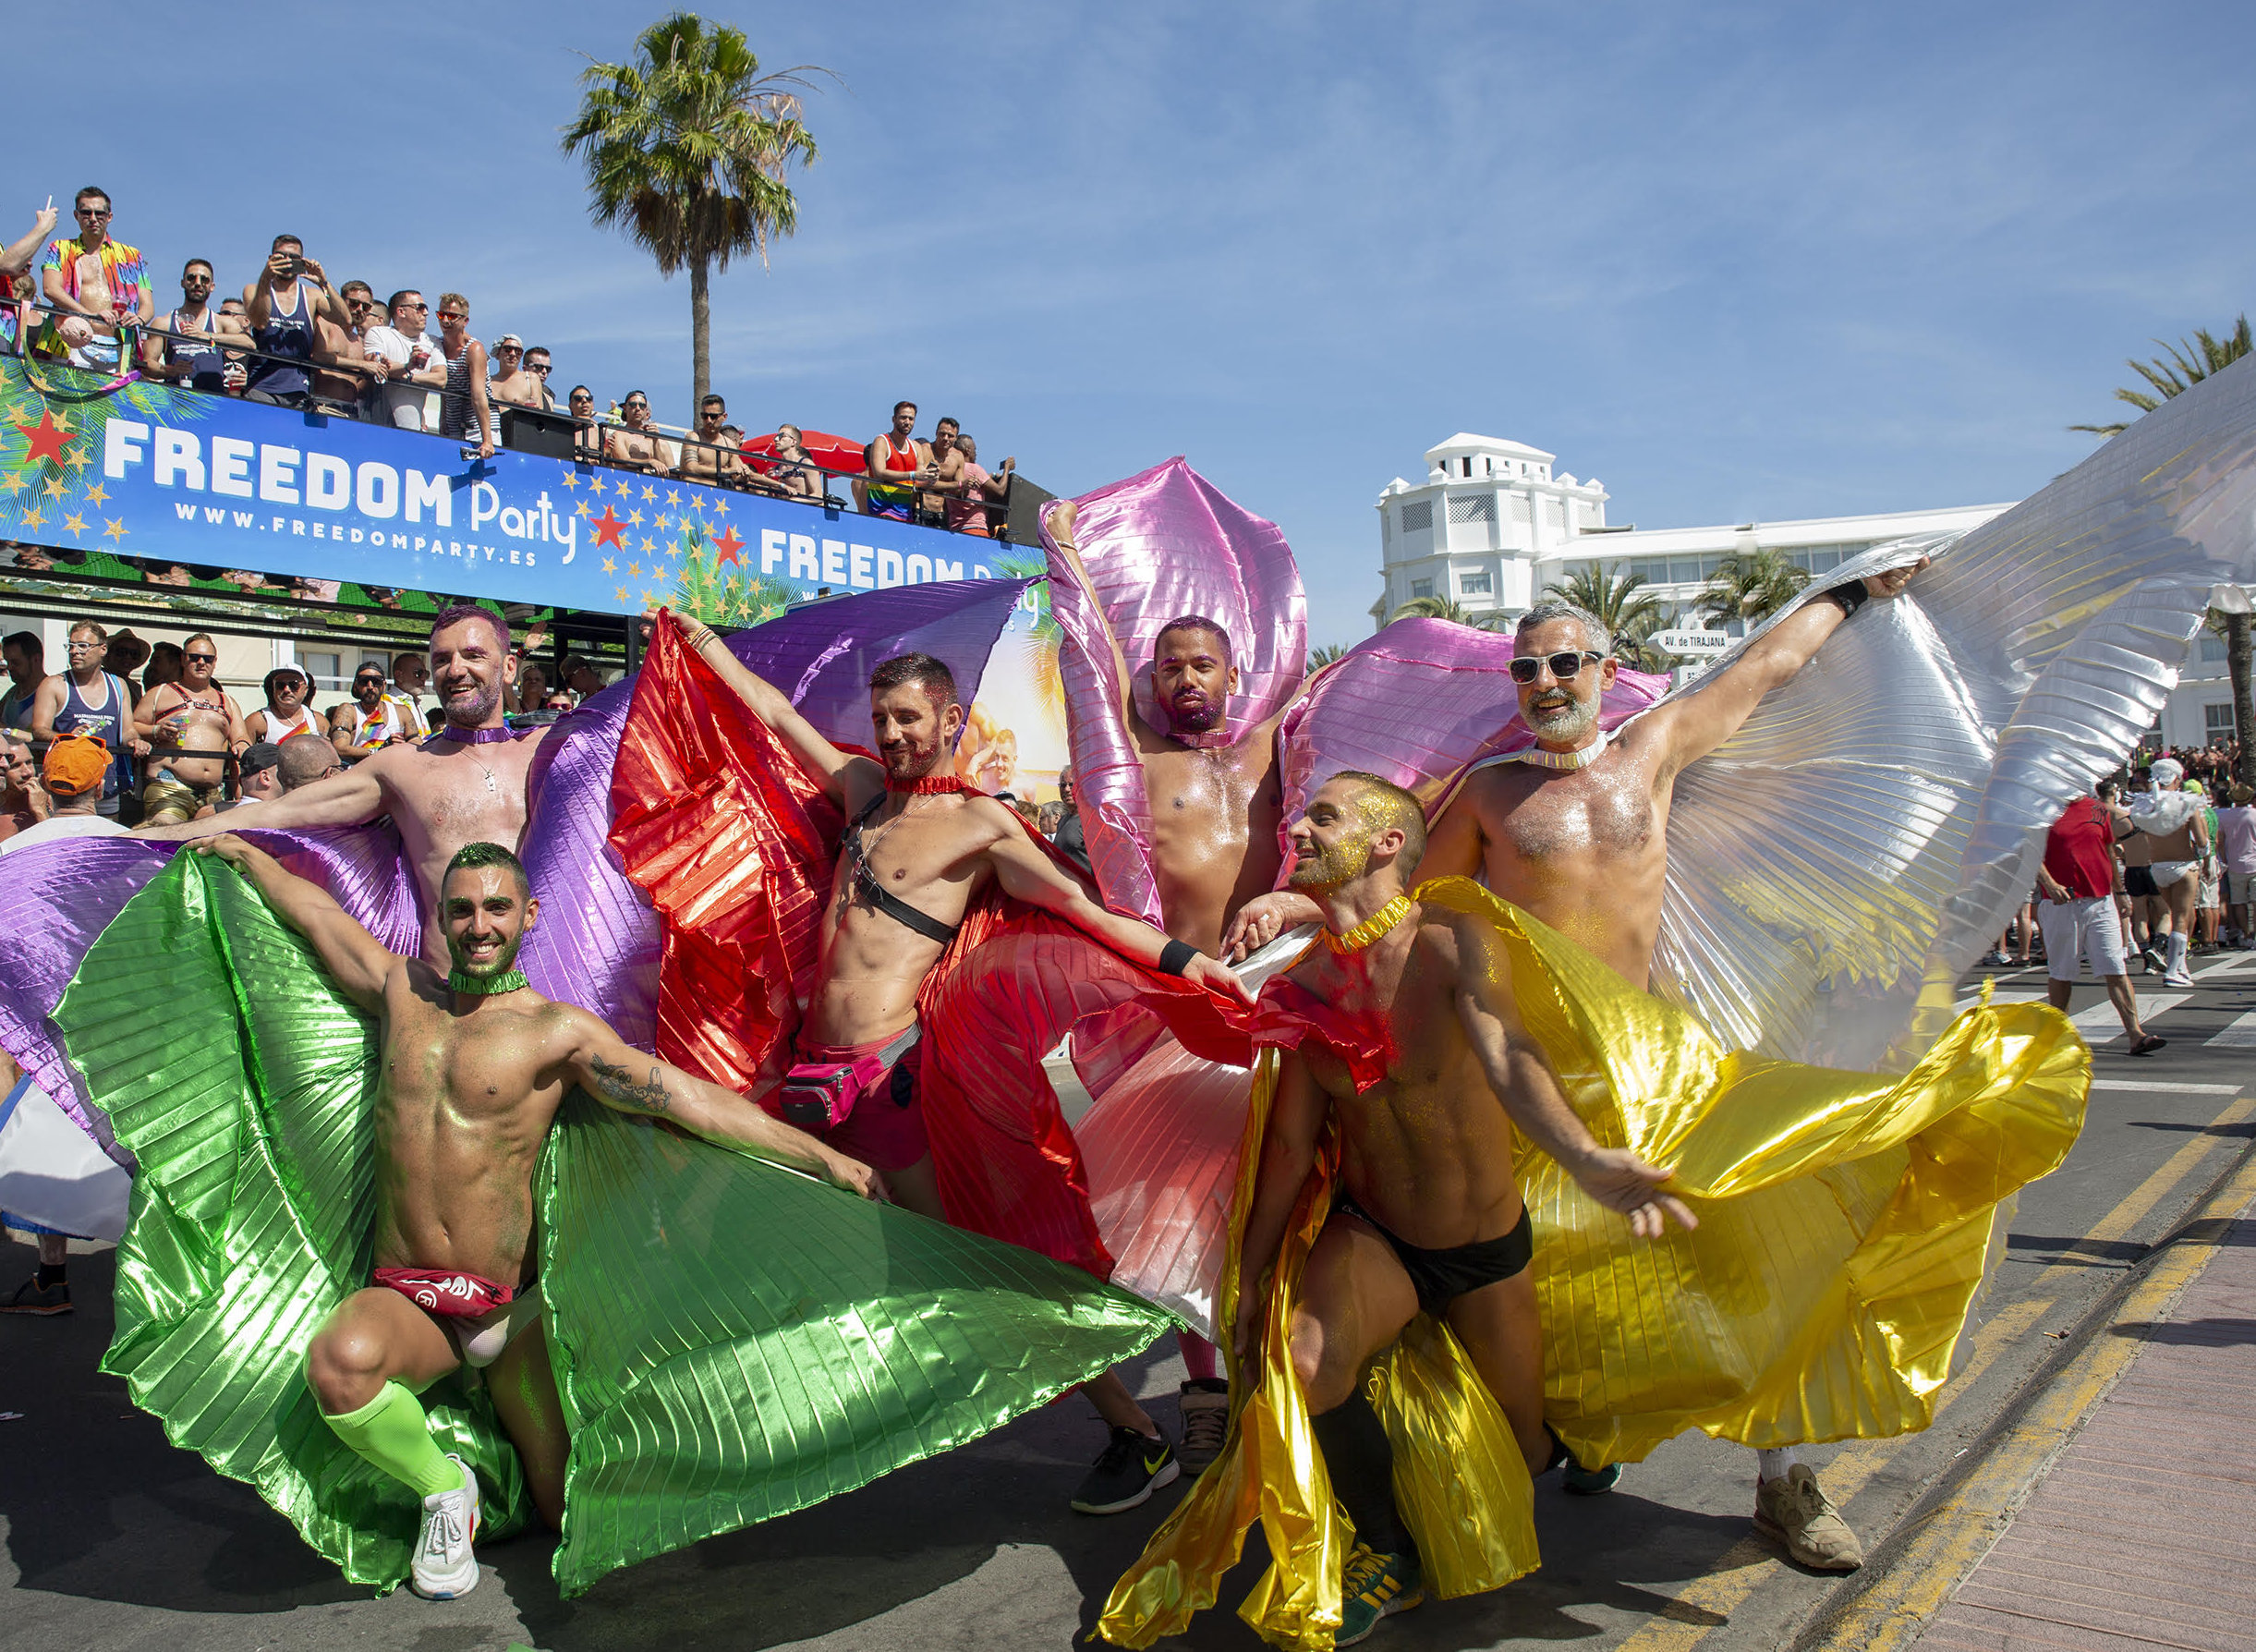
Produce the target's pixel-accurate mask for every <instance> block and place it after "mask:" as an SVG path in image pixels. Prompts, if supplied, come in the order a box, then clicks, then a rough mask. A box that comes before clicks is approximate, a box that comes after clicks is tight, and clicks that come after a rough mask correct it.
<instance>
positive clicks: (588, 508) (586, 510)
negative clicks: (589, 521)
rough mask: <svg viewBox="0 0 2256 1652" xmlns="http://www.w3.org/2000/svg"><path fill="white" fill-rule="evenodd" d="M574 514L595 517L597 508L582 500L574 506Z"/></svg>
mask: <svg viewBox="0 0 2256 1652" xmlns="http://www.w3.org/2000/svg"><path fill="white" fill-rule="evenodd" d="M572 514H573V515H574V516H594V515H595V506H593V505H592V504H588V502H587V501H586V500H585V499H582V500H579V501H578V502H576V504H574V505H573V506H572Z"/></svg>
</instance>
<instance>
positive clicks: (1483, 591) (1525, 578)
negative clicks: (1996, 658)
mask: <svg viewBox="0 0 2256 1652" xmlns="http://www.w3.org/2000/svg"><path fill="white" fill-rule="evenodd" d="M1554 457H1555V456H1554V455H1551V454H1547V453H1546V452H1544V451H1543V450H1542V449H1541V448H1538V447H1530V446H1528V445H1526V444H1525V443H1520V442H1506V441H1501V440H1499V439H1498V438H1497V437H1494V436H1474V435H1469V434H1465V433H1462V432H1461V433H1459V434H1457V435H1454V436H1451V437H1450V438H1449V440H1448V441H1447V442H1444V443H1441V445H1440V446H1438V447H1435V448H1431V449H1429V450H1428V451H1427V452H1426V455H1425V480H1423V481H1418V482H1411V481H1406V480H1403V479H1402V478H1401V477H1399V476H1398V477H1396V478H1395V479H1394V480H1392V481H1390V482H1389V483H1388V484H1387V485H1386V487H1385V488H1384V489H1382V490H1381V491H1380V492H1379V495H1378V523H1379V528H1378V535H1379V546H1380V553H1381V560H1382V563H1383V566H1382V567H1381V568H1380V570H1379V571H1380V574H1381V576H1382V577H1384V578H1385V580H1386V582H1387V583H1386V589H1385V591H1384V592H1383V593H1382V594H1381V595H1380V597H1379V599H1378V601H1376V602H1374V603H1372V604H1371V610H1370V612H1371V618H1372V622H1373V626H1374V628H1376V627H1377V626H1383V625H1385V624H1386V623H1387V616H1388V615H1389V614H1390V613H1393V612H1394V611H1395V609H1396V608H1398V607H1400V606H1401V604H1402V603H1404V602H1407V601H1411V600H1412V599H1413V598H1414V597H1440V598H1448V599H1451V600H1454V601H1456V602H1457V604H1458V605H1459V607H1461V608H1462V609H1464V610H1466V611H1467V612H1468V613H1473V614H1474V615H1479V614H1484V613H1499V612H1500V613H1505V614H1518V613H1523V612H1524V611H1526V610H1527V609H1528V608H1531V607H1533V606H1534V604H1535V603H1536V602H1537V601H1540V600H1541V598H1542V595H1543V591H1544V588H1545V587H1546V586H1547V585H1549V584H1551V583H1552V582H1554V581H1560V580H1565V579H1567V578H1569V577H1571V576H1572V575H1574V574H1575V573H1577V572H1578V571H1580V570H1582V569H1583V568H1585V567H1589V566H1592V565H1599V566H1605V567H1615V566H1619V570H1620V571H1621V572H1623V573H1625V574H1642V575H1643V576H1644V578H1645V583H1646V585H1647V587H1648V588H1650V589H1651V590H1652V592H1653V594H1654V595H1655V596H1656V597H1657V598H1658V599H1659V600H1660V601H1661V604H1662V606H1663V607H1664V608H1665V609H1667V610H1668V613H1669V616H1670V617H1669V624H1670V626H1675V627H1681V628H1683V629H1687V630H1692V629H1699V628H1701V627H1702V626H1703V625H1704V622H1703V621H1702V620H1701V619H1700V617H1699V616H1698V615H1696V614H1694V613H1692V601H1693V600H1694V599H1695V598H1696V597H1698V595H1699V594H1700V590H1701V588H1702V586H1703V585H1704V583H1705V582H1706V580H1707V578H1708V576H1710V575H1711V574H1713V573H1714V572H1715V571H1716V565H1717V564H1718V563H1719V562H1721V561H1722V559H1723V558H1724V557H1725V556H1727V555H1728V554H1730V553H1735V552H1739V553H1743V552H1749V551H1778V552H1782V553H1785V555H1786V557H1787V559H1788V560H1789V562H1792V563H1793V564H1794V565H1797V566H1799V567H1801V568H1805V569H1807V570H1808V571H1809V573H1810V575H1811V576H1812V577H1813V578H1815V579H1818V580H1820V581H1823V580H1824V577H1825V575H1826V574H1829V573H1830V572H1832V571H1833V569H1834V568H1835V567H1837V566H1838V565H1839V564H1840V563H1841V561H1842V560H1843V559H1844V558H1845V557H1849V556H1852V555H1854V554H1855V553H1858V552H1860V551H1863V550H1865V549H1867V548H1869V547H1871V546H1873V545H1876V544H1881V543H1883V542H1885V541H1888V540H1898V539H1903V538H1905V537H1906V536H1908V535H1910V534H1917V533H1963V532H1965V531H1966V530H1968V529H1969V528H1979V527H1980V526H1981V525H1982V524H1983V523H1984V522H1987V521H1988V520H1989V519H1990V518H1991V517H1993V516H1997V515H1998V514H1999V513H2000V512H2003V511H2006V510H2008V509H2010V508H2011V506H2012V504H2013V503H2014V502H2013V501H2010V500H2008V501H2007V502H2006V503H2004V504H1974V505H1962V506H1959V507H1955V508H1950V509H1943V510H1915V511H1888V512H1885V513H1881V514H1877V515H1874V516H1820V517H1815V518H1813V519H1811V520H1807V521H1800V522H1742V523H1739V524H1736V525H1725V526H1720V527H1715V528H1636V527H1628V528H1613V527H1609V526H1608V525H1607V520H1606V505H1607V492H1606V489H1605V487H1604V486H1603V485H1602V484H1601V483H1600V482H1599V481H1598V480H1597V479H1596V478H1595V477H1594V478H1592V479H1591V480H1588V481H1577V480H1575V479H1574V478H1573V477H1572V476H1571V475H1569V474H1567V473H1565V472H1562V471H1555V470H1554V469H1553V468H1552V460H1553V458H1554ZM1726 629H1727V631H1728V634H1731V635H1736V634H1737V633H1738V632H1739V630H1740V629H1741V627H1740V626H1739V625H1738V623H1737V622H1736V621H1735V622H1733V623H1732V624H1731V625H1730V626H1728V627H1727V628H1726ZM2224 658H2225V649H2224V643H2223V641H2222V640H2221V639H2220V638H2217V637H2215V636H2214V634H2208V633H2204V635H2203V637H2202V638H2201V641H2200V642H2199V643H2198V644H2197V645H2196V647H2195V649H2194V652H2193V657H2192V658H2191V659H2189V661H2188V662H2187V663H2186V668H2185V674H2184V679H2183V681H2182V682H2181V684H2180V686H2178V688H2177V692H2175V693H2174V694H2172V695H2171V697H2170V703H2169V705H2168V707H2167V708H2166V709H2165V711H2164V712H2163V717H2162V724H2163V726H2162V730H2161V733H2162V736H2163V738H2164V739H2165V740H2166V741H2167V742H2168V743H2169V744H2171V745H2185V746H2201V745H2205V744H2207V743H2208V741H2209V739H2210V738H2211V737H2213V736H2220V737H2221V736H2228V735H2230V734H2231V732H2232V693H2231V688H2230V685H2229V684H2227V683H2226V680H2225V664H2224Z"/></svg>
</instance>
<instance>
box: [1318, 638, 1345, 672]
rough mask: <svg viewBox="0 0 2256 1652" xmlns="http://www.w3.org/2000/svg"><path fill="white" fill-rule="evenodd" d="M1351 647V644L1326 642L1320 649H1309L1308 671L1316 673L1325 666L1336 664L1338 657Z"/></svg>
mask: <svg viewBox="0 0 2256 1652" xmlns="http://www.w3.org/2000/svg"><path fill="white" fill-rule="evenodd" d="M1352 646H1353V645H1352V644H1351V643H1345V642H1328V643H1326V644H1325V645H1324V646H1323V647H1322V648H1315V649H1310V650H1308V669H1309V670H1310V671H1312V672H1316V671H1322V670H1323V669H1324V668H1325V667H1326V666H1327V665H1333V664H1337V663H1338V662H1339V660H1340V656H1341V655H1342V654H1344V653H1346V652H1347V650H1349V649H1350V648H1351V647H1352Z"/></svg>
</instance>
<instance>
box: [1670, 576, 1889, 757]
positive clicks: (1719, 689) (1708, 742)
mask: <svg viewBox="0 0 2256 1652" xmlns="http://www.w3.org/2000/svg"><path fill="white" fill-rule="evenodd" d="M1927 563H1928V558H1926V557H1923V556H1922V557H1921V558H1920V559H1919V561H1918V562H1916V563H1914V564H1913V565H1911V566H1910V567H1908V568H1898V569H1895V570H1894V571H1893V572H1890V573H1886V574H1881V575H1877V576H1875V577H1873V578H1870V579H1867V580H1865V581H1864V582H1863V585H1864V594H1865V595H1866V596H1868V597H1871V598H1874V599H1876V600H1878V601H1889V600H1892V599H1893V598H1896V597H1899V596H1901V595H1902V594H1903V589H1904V587H1905V586H1907V585H1909V584H1910V582H1911V576H1912V575H1914V574H1916V573H1918V572H1919V571H1920V569H1922V568H1923V567H1925V566H1926V565H1927ZM1848 617H1849V615H1848V613H1847V611H1846V610H1844V609H1843V608H1842V607H1841V605H1840V604H1839V603H1838V602H1835V601H1828V600H1826V599H1825V598H1823V597H1818V598H1813V599H1812V600H1811V601H1807V602H1804V603H1803V604H1802V605H1801V607H1799V608H1797V609H1795V610H1794V612H1793V613H1789V614H1788V615H1787V616H1786V617H1785V618H1784V619H1783V620H1780V621H1779V622H1778V623H1777V625H1775V626H1772V627H1771V628H1770V629H1769V630H1767V631H1765V633H1763V635H1762V636H1760V637H1758V638H1755V639H1754V640H1753V642H1751V643H1749V644H1748V645H1747V646H1746V648H1745V649H1744V650H1741V653H1740V656H1739V658H1738V659H1736V660H1734V661H1732V662H1731V663H1730V664H1728V665H1727V666H1725V667H1724V668H1723V669H1722V670H1721V671H1719V672H1716V673H1715V674H1712V675H1710V676H1709V677H1708V678H1707V679H1706V680H1705V681H1704V682H1703V683H1702V684H1701V685H1700V686H1699V687H1698V688H1697V689H1695V690H1693V691H1692V693H1690V694H1688V695H1686V696H1685V697H1684V698H1682V699H1680V700H1676V701H1674V702H1673V703H1671V704H1668V705H1665V706H1658V707H1656V708H1655V709H1654V710H1653V711H1648V712H1647V713H1645V718H1644V719H1643V720H1641V721H1648V722H1649V723H1651V731H1650V732H1651V733H1652V734H1654V735H1659V736H1660V738H1662V739H1663V740H1665V741H1666V742H1667V747H1666V753H1667V755H1666V757H1665V758H1664V759H1663V762H1662V765H1661V773H1662V775H1663V777H1664V778H1666V777H1668V776H1669V775H1673V774H1675V773H1677V772H1679V771H1681V770H1682V769H1683V768H1684V766H1685V765H1686V764H1688V763H1694V762H1697V761H1699V759H1702V758H1704V757H1705V756H1707V754H1708V753H1709V752H1711V751H1713V750H1715V749H1716V747H1718V746H1721V745H1722V744H1723V743H1724V742H1725V741H1726V740H1728V739H1729V738H1730V737H1731V736H1732V735H1735V734H1737V733H1739V730H1740V725H1741V723H1745V722H1746V721H1747V719H1748V718H1750V717H1752V716H1753V715H1754V708H1755V707H1756V706H1758V705H1760V704H1761V703H1762V700H1763V697H1764V696H1765V695H1766V694H1768V693H1769V692H1770V691H1771V690H1772V689H1773V688H1777V687H1779V686H1783V685H1784V684H1786V683H1787V682H1789V680H1791V678H1792V677H1793V675H1794V674H1795V673H1796V672H1798V671H1800V670H1801V668H1802V667H1803V666H1805V665H1807V664H1808V663H1809V662H1810V661H1811V660H1812V659H1813V658H1814V657H1815V656H1816V653H1817V650H1818V648H1819V646H1820V645H1821V644H1822V643H1824V641H1825V638H1828V637H1830V636H1832V635H1833V633H1834V632H1836V631H1838V630H1839V629H1840V626H1841V622H1842V621H1843V620H1845V619H1847V618H1848Z"/></svg>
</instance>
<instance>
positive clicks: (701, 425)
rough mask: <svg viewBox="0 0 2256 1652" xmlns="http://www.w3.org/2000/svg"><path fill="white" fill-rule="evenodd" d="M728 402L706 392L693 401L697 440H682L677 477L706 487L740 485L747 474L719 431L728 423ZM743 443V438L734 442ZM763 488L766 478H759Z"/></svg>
mask: <svg viewBox="0 0 2256 1652" xmlns="http://www.w3.org/2000/svg"><path fill="white" fill-rule="evenodd" d="M728 417H729V405H728V403H727V402H725V401H723V400H722V398H721V397H720V396H718V395H709V396H707V397H706V398H705V399H704V400H703V401H701V402H699V403H698V404H697V440H696V441H694V442H685V443H682V468H681V479H682V480H684V481H685V482H701V483H703V484H704V485H705V486H706V487H709V488H741V487H743V486H745V485H746V475H747V474H748V472H747V470H746V466H745V462H744V460H743V459H742V458H741V457H739V456H738V455H737V453H736V448H735V447H733V446H731V445H730V444H729V442H728V440H727V438H726V437H725V436H723V435H722V427H723V426H725V425H726V424H727V423H728ZM742 445H743V438H742V437H739V438H738V439H737V443H736V446H742ZM759 480H760V481H761V483H762V486H763V490H764V488H765V484H766V481H767V479H766V478H765V477H762V478H760V479H759Z"/></svg>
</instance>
